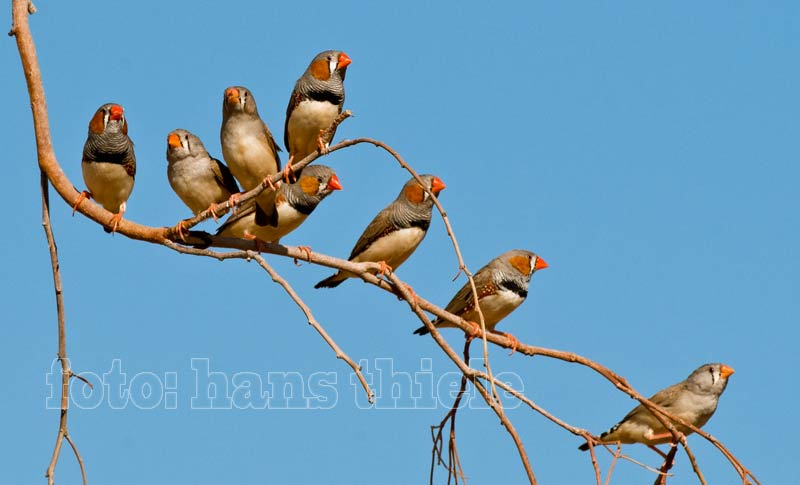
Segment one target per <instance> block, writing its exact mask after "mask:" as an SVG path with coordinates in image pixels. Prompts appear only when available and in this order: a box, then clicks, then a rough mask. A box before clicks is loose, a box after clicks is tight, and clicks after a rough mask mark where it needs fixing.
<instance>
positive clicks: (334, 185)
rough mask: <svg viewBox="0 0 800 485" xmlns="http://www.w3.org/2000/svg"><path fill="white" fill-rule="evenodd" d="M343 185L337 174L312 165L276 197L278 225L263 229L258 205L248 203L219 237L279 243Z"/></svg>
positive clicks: (220, 230) (285, 185)
mask: <svg viewBox="0 0 800 485" xmlns="http://www.w3.org/2000/svg"><path fill="white" fill-rule="evenodd" d="M341 189H342V184H341V183H339V177H337V176H336V172H334V170H333V169H332V168H330V167H327V166H325V165H309V166H308V167H306V168H305V169H303V172H302V173H301V174H300V178H298V179H297V181H296V182H295V183H293V184H286V183H284V184H281V186H280V188H278V191H277V194H276V196H275V207H274V210H275V213H276V214H277V221H276V222H277V223H276V224H275V225H274V226H272V225H268V226H261V225H259V224H257V223H256V216H255V210H256V209H255V207H254V204H252V203H250V204H244V206H243V207H242V209H241V210H240V211H238V212H237V213H236V214H233V215H232V216H231V217H229V218H228V220H227V221H225V224H223V225H222V226H220V228H219V230H218V231H217V235H218V236H224V237H238V238H245V239H255V240H256V241H264V242H274V243H277V242H279V241H280V239H281V238H282V237H283V236H285V235H287V234H289V233H290V232H292V231H294V230H295V229H297V228H298V227H300V224H302V223H303V222H304V221H305V220H306V219H307V218H308V216H309V215H311V213H312V212H313V211H314V209H316V207H317V206H318V205H319V203H320V202H322V201H323V200H324V199H325V198H326V197H328V196H329V195H330V194H331V193H333V192H334V191H336V190H341Z"/></svg>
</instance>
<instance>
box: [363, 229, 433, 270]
mask: <svg viewBox="0 0 800 485" xmlns="http://www.w3.org/2000/svg"><path fill="white" fill-rule="evenodd" d="M424 237H425V232H424V231H423V230H422V229H420V228H418V227H411V228H407V229H400V230H399V231H394V232H393V233H391V234H389V235H388V236H385V237H382V238H380V239H378V240H377V241H375V242H374V243H373V244H372V245H370V247H368V248H367V250H366V251H364V252H363V253H361V254H359V255H357V256H356V257H355V258H353V261H355V262H358V263H360V262H364V261H371V262H378V261H385V262H386V264H388V265H389V266H391V267H392V268H393V269H397V267H398V266H400V265H401V264H403V263H404V262H405V261H406V260H407V259H408V257H409V256H411V254H412V253H413V252H414V250H415V249H417V246H419V244H420V243H421V242H422V239H423V238H424Z"/></svg>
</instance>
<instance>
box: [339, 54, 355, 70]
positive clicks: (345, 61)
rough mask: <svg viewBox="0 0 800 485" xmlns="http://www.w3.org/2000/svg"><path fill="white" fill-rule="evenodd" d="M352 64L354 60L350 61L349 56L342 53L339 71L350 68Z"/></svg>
mask: <svg viewBox="0 0 800 485" xmlns="http://www.w3.org/2000/svg"><path fill="white" fill-rule="evenodd" d="M351 62H353V61H352V59H350V58H349V57H348V56H347V54H345V53H344V52H342V53H341V54H339V64H338V66H337V67H336V68H337V69H344V68H345V67H347V66H349V65H350V63H351Z"/></svg>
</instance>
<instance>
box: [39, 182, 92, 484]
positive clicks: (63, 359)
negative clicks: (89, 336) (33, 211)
mask: <svg viewBox="0 0 800 485" xmlns="http://www.w3.org/2000/svg"><path fill="white" fill-rule="evenodd" d="M49 187H50V185H49V182H48V181H47V175H46V174H45V173H44V172H43V171H42V172H40V176H39V188H40V189H41V193H42V227H43V228H44V233H45V237H46V238H47V248H48V250H49V253H50V269H51V270H52V273H53V289H54V290H55V296H56V314H57V318H56V319H57V322H58V361H59V362H60V363H61V413H60V417H59V420H58V434H57V436H56V444H55V447H54V448H53V455H52V456H51V458H50V464H49V465H48V466H47V471H46V472H45V477H46V478H47V483H48V484H49V485H53V483H55V470H56V464H57V463H58V458H59V456H60V455H61V444H62V442H63V439H66V440H67V441H68V442H69V444H70V446H71V447H72V451H73V452H75V457H76V458H77V459H78V464H80V466H81V475H82V476H83V485H86V470H85V469H84V467H83V458H81V454H80V453H79V452H78V448H77V447H76V446H75V443H73V442H72V439H71V438H70V437H69V431H68V430H67V412H68V409H69V379H70V377H72V376H74V375H77V374H74V373H73V372H72V370H71V369H70V366H69V359H68V358H67V331H66V315H65V312H64V292H63V287H62V285H61V268H60V265H59V263H58V246H57V245H56V238H55V235H53V226H52V224H50V190H49ZM78 377H80V376H78ZM81 379H82V380H85V379H83V378H82V377H81ZM90 385H91V384H90Z"/></svg>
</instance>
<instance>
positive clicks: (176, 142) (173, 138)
mask: <svg viewBox="0 0 800 485" xmlns="http://www.w3.org/2000/svg"><path fill="white" fill-rule="evenodd" d="M167 145H169V146H170V147H171V148H180V147H181V146H183V145H181V139H180V137H179V136H178V135H176V134H175V133H170V134H169V136H168V137H167Z"/></svg>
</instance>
